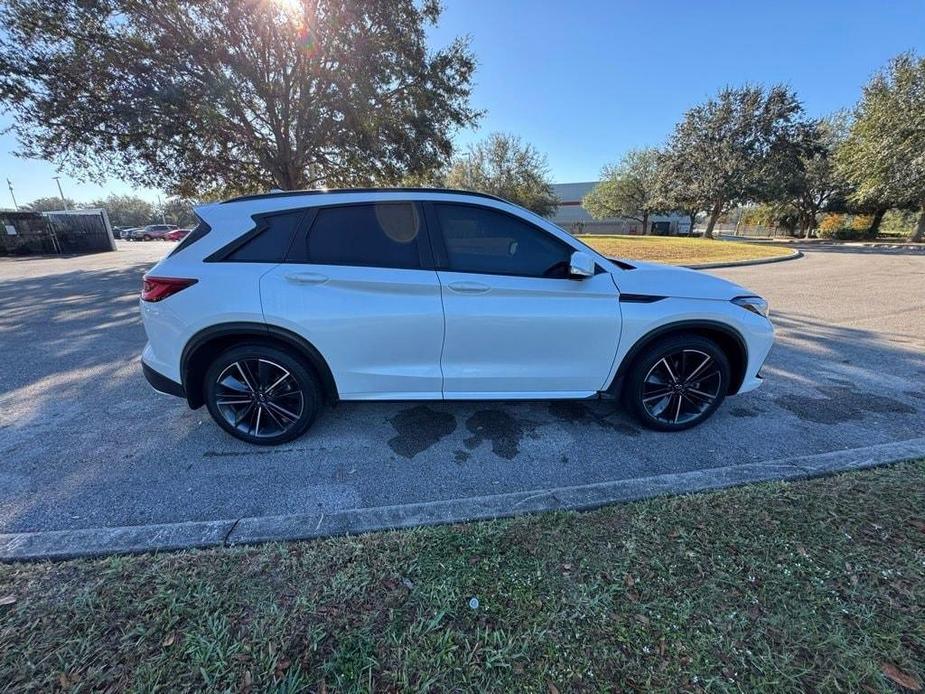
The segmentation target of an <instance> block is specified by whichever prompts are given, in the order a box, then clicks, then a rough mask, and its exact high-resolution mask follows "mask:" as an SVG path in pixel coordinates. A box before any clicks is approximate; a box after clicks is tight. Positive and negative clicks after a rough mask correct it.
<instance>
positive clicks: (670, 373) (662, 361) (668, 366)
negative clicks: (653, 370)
mask: <svg viewBox="0 0 925 694" xmlns="http://www.w3.org/2000/svg"><path fill="white" fill-rule="evenodd" d="M658 363H659V364H664V365H665V371H667V372H668V376H669V378H671V382H672V383H677V382H678V378H677V376H675V375H674V371H672V370H671V364H669V363H668V359H667V358H666V357H662V358H661V359H660V360H659V362H658Z"/></svg>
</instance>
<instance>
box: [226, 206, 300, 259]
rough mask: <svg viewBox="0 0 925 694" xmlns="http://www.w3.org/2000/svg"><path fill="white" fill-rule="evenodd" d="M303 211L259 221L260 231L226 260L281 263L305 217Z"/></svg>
mask: <svg viewBox="0 0 925 694" xmlns="http://www.w3.org/2000/svg"><path fill="white" fill-rule="evenodd" d="M303 214H304V213H303V212H302V210H295V211H292V212H284V213H282V214H274V215H266V216H263V217H260V218H259V219H258V220H257V228H258V231H257V233H256V235H254V236H252V237H250V238H249V239H248V240H247V241H245V242H244V244H243V245H241V246H238V247H237V248H236V249H235V250H233V251H231V252H230V253H229V254H228V255H226V256H225V257H224V260H227V261H232V262H243V263H281V262H282V261H283V259H284V258H285V257H286V251H288V250H289V244H290V243H291V242H292V235H293V234H294V233H295V231H296V229H298V227H299V222H300V221H301V220H302V217H303Z"/></svg>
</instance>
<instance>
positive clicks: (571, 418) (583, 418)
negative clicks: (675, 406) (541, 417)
mask: <svg viewBox="0 0 925 694" xmlns="http://www.w3.org/2000/svg"><path fill="white" fill-rule="evenodd" d="M548 409H549V414H551V415H552V416H553V417H555V418H556V419H559V420H561V421H564V422H569V423H573V424H574V423H579V422H594V423H595V424H598V425H599V426H602V427H604V428H605V429H613V430H614V431H619V432H620V433H621V434H626V435H627V436H639V429H637V428H636V427H634V426H632V425H631V424H628V423H626V422H623V421H620V420H619V419H617V417H619V411H618V410H616V409H613V410H612V411H611V412H608V413H607V414H602V413H601V412H598V411H597V410H595V409H592V408H591V407H589V406H588V405H587V404H586V403H583V402H580V401H577V400H553V401H552V402H550V403H549V408H548Z"/></svg>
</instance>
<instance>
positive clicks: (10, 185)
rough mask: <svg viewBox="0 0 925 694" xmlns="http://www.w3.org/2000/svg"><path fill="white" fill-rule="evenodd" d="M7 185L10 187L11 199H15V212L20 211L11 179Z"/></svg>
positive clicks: (7, 181)
mask: <svg viewBox="0 0 925 694" xmlns="http://www.w3.org/2000/svg"><path fill="white" fill-rule="evenodd" d="M6 184H7V185H8V186H9V187H10V197H11V198H13V210H14V211H15V210H18V209H19V205H17V204H16V196H15V195H13V182H12V181H11V180H10V179H6Z"/></svg>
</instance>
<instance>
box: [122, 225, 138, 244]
mask: <svg viewBox="0 0 925 694" xmlns="http://www.w3.org/2000/svg"><path fill="white" fill-rule="evenodd" d="M139 229H141V227H129V228H128V229H123V230H122V231H121V232H120V234H119V238H120V239H122V240H123V241H132V240H133V239H132V234H134V233H135V232H136V231H138V230H139Z"/></svg>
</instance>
